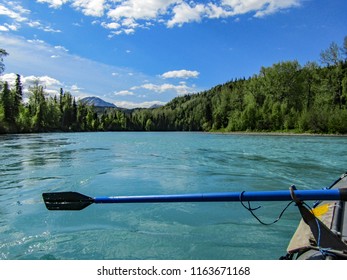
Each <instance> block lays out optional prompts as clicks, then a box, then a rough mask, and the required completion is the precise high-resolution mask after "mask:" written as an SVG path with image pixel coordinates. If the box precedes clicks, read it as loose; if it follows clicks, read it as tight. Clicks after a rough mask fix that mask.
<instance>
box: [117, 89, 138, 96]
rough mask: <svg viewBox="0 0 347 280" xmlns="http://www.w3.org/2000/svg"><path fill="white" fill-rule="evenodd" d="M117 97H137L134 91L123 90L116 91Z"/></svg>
mask: <svg viewBox="0 0 347 280" xmlns="http://www.w3.org/2000/svg"><path fill="white" fill-rule="evenodd" d="M114 95H116V96H129V95H135V94H134V93H133V92H132V91H129V90H121V91H116V92H115V93H114Z"/></svg>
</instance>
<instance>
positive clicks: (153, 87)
mask: <svg viewBox="0 0 347 280" xmlns="http://www.w3.org/2000/svg"><path fill="white" fill-rule="evenodd" d="M138 89H146V90H149V91H153V92H157V93H163V92H168V91H174V92H176V94H179V95H184V94H188V93H191V92H192V91H194V88H193V87H189V86H187V85H186V83H185V82H181V83H180V84H179V85H173V84H168V83H166V84H153V83H147V84H143V85H140V86H134V87H132V88H131V90H138Z"/></svg>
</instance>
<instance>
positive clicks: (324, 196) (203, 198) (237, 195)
mask: <svg viewBox="0 0 347 280" xmlns="http://www.w3.org/2000/svg"><path fill="white" fill-rule="evenodd" d="M294 194H295V196H296V197H297V198H298V199H299V200H301V201H305V200H344V201H345V200H346V198H347V191H346V189H341V190H340V189H333V190H331V189H330V190H295V191H294ZM291 200H292V197H291V193H290V191H289V190H288V191H259V192H222V193H198V194H174V195H144V196H111V197H95V198H94V203H154V202H221V201H225V202H228V201H291Z"/></svg>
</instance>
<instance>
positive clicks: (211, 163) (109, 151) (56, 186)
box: [0, 132, 347, 260]
mask: <svg viewBox="0 0 347 280" xmlns="http://www.w3.org/2000/svg"><path fill="white" fill-rule="evenodd" d="M346 147H347V138H346V137H323V136H268V135H236V134H207V133H181V132H176V133H175V132H165V133H161V132H158V133H147V132H124V133H123V132H105V133H103V132H100V133H47V134H23V135H2V136H0V174H1V175H0V259H2V260H6V259H10V260H18V259H34V260H35V259H64V260H70V259H79V260H86V259H88V260H89V259H91V260H95V259H131V260H133V259H138V260H144V259H155V260H163V259H175V260H185V259H193V260H200V259H223V260H224V259H231V260H237V259H248V260H260V259H267V260H271V259H278V258H279V257H280V256H282V255H284V254H285V253H286V247H287V245H288V242H289V240H290V238H291V236H292V234H293V233H294V231H295V229H296V226H297V224H298V222H299V220H300V215H299V213H298V210H297V209H296V207H295V206H291V207H289V208H288V210H287V211H286V212H285V214H284V215H283V217H282V218H281V220H280V221H279V222H277V223H276V224H274V225H271V226H264V225H261V224H259V223H258V222H257V221H256V220H255V219H254V218H253V217H252V215H251V214H250V213H249V212H248V211H247V210H246V209H245V208H244V207H243V206H242V205H241V204H240V203H239V202H234V203H231V202H229V203H227V202H208V203H207V202H204V203H155V204H101V205H100V204H94V205H90V206H89V207H87V208H85V209H84V210H81V211H48V210H47V209H46V208H45V205H44V203H43V201H42V196H41V195H42V193H44V192H60V191H77V192H80V193H83V194H85V195H88V196H93V197H94V196H116V195H117V196H118V195H147V194H178V193H195V192H224V191H244V190H245V191H248V190H251V191H254V190H257V191H261V190H282V189H288V188H289V187H290V186H291V185H293V184H294V185H296V187H297V188H298V189H320V188H323V187H326V186H329V185H330V184H332V183H333V182H334V181H335V180H336V179H337V178H338V177H339V176H340V175H341V174H342V173H343V172H344V171H346V162H347V154H346ZM286 205H287V203H286V202H261V203H256V202H254V203H252V207H257V206H262V207H261V208H260V209H258V210H256V211H255V213H256V214H257V216H259V218H261V219H262V220H263V221H264V222H271V221H273V220H274V219H276V218H277V216H278V215H279V213H280V212H281V211H282V209H283V208H284V207H285V206H286Z"/></svg>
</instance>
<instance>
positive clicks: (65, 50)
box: [54, 46, 69, 52]
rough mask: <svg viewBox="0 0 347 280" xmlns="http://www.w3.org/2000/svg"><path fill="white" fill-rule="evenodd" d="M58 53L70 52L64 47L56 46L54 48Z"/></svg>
mask: <svg viewBox="0 0 347 280" xmlns="http://www.w3.org/2000/svg"><path fill="white" fill-rule="evenodd" d="M54 48H55V49H56V50H58V51H63V52H68V51H69V50H68V49H67V48H65V47H63V46H55V47H54Z"/></svg>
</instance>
